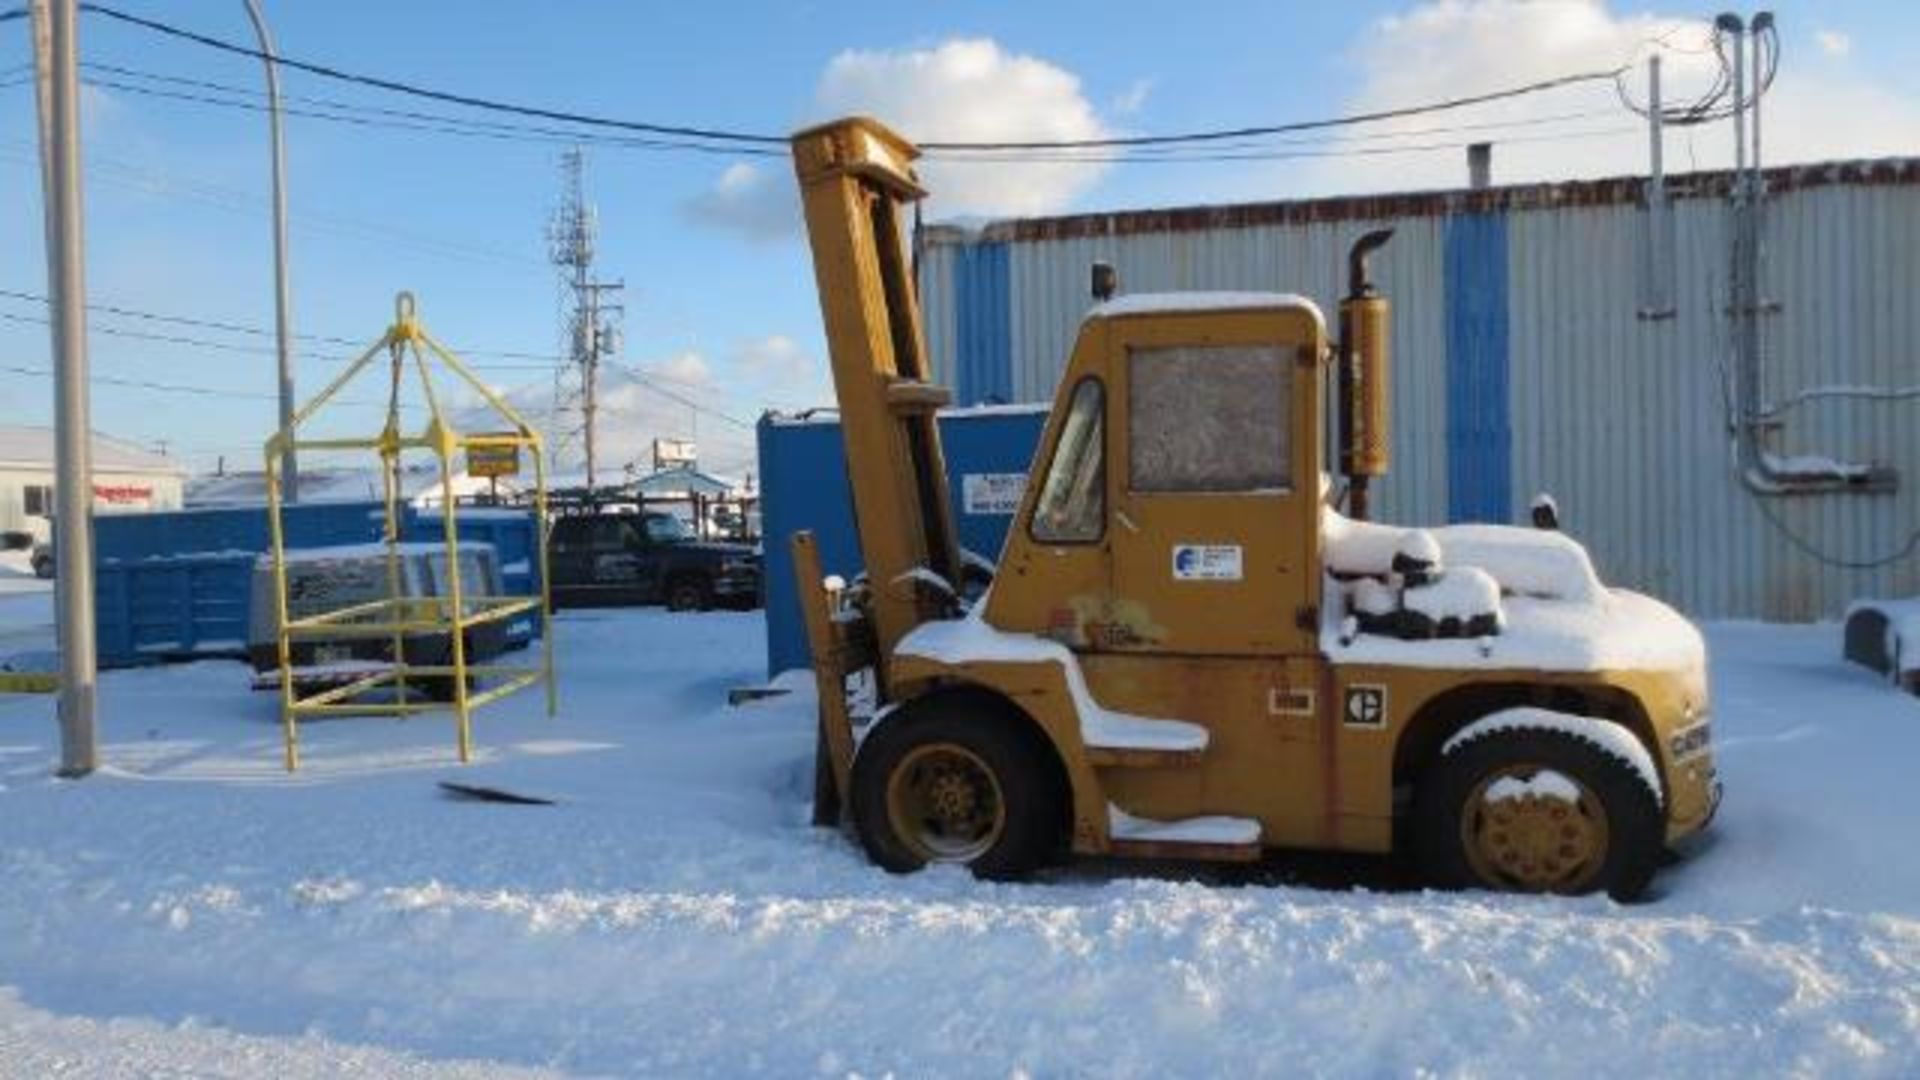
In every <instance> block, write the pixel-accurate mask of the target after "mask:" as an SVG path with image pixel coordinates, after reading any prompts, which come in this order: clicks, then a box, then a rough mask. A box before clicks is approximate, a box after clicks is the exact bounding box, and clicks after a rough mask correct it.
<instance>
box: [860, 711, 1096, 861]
mask: <svg viewBox="0 0 1920 1080" xmlns="http://www.w3.org/2000/svg"><path fill="white" fill-rule="evenodd" d="M957 705H959V703H949V702H939V701H930V702H927V703H926V704H924V705H921V706H919V707H917V708H913V707H910V708H913V711H912V712H911V713H909V714H906V715H901V716H898V717H895V718H894V719H892V720H889V721H887V722H886V723H885V724H884V725H882V726H881V728H880V729H879V730H878V731H876V732H874V733H873V734H872V735H871V736H869V737H868V739H867V741H866V742H865V743H864V744H863V745H862V746H861V747H860V752H859V754H858V755H857V756H856V757H855V758H854V762H853V777H852V781H851V784H850V786H851V787H852V789H853V823H854V827H855V829H856V831H858V833H859V834H860V843H861V845H862V846H863V847H865V848H866V850H867V855H868V856H869V857H870V858H872V859H873V861H874V862H875V863H878V864H879V865H880V866H882V867H883V868H885V869H887V870H889V871H892V872H893V873H896V874H903V873H909V872H911V871H914V870H918V869H920V868H921V867H923V866H925V865H927V864H928V863H960V864H963V865H965V866H967V867H968V868H970V869H971V870H972V871H973V872H974V874H975V875H976V876H978V877H983V878H993V879H1012V878H1019V877H1024V876H1025V875H1027V874H1028V873H1031V872H1032V871H1033V870H1035V869H1036V868H1038V867H1039V866H1040V865H1042V864H1043V863H1045V862H1046V861H1047V860H1048V858H1049V857H1050V856H1052V854H1053V852H1054V849H1055V847H1056V846H1057V841H1058V840H1059V822H1060V818H1061V815H1060V812H1059V805H1060V795H1059V793H1057V792H1054V791H1052V790H1051V789H1052V787H1053V784H1054V781H1053V778H1052V776H1051V774H1050V772H1049V770H1047V769H1046V767H1045V765H1044V763H1043V762H1042V761H1041V760H1040V759H1039V757H1038V754H1037V753H1036V748H1035V747H1034V745H1033V742H1032V740H1030V739H1027V738H1025V737H1023V736H1022V735H1021V733H1020V731H1019V730H1018V729H1017V728H1016V727H1014V726H1013V724H1012V723H1010V722H1008V721H1006V720H1005V719H1003V718H1002V717H999V716H996V715H992V714H986V715H982V714H981V713H980V712H979V710H978V709H975V708H967V707H955V706H957Z"/></svg>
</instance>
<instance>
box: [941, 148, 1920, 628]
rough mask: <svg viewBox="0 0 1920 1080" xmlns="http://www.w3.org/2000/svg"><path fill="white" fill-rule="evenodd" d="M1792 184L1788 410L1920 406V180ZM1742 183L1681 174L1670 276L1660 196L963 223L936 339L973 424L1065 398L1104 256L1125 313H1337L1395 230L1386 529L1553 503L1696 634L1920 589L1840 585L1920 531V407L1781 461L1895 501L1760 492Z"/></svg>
mask: <svg viewBox="0 0 1920 1080" xmlns="http://www.w3.org/2000/svg"><path fill="white" fill-rule="evenodd" d="M1765 176H1766V180H1767V190H1768V192H1769V196H1768V200H1767V203H1766V212H1765V213H1766V222H1767V224H1766V234H1765V236H1766V239H1765V244H1766V247H1765V250H1766V253H1767V256H1766V257H1767V263H1766V271H1765V274H1764V275H1763V295H1764V296H1765V297H1767V298H1768V299H1770V300H1771V301H1774V303H1773V304H1769V306H1768V307H1769V314H1767V315H1766V316H1765V317H1764V327H1765V330H1764V333H1765V341H1766V346H1765V353H1764V377H1763V380H1762V386H1763V393H1764V395H1765V398H1766V399H1767V400H1768V401H1770V402H1776V403H1780V402H1786V401H1788V400H1789V399H1792V398H1794V397H1795V396H1796V395H1799V394H1802V393H1803V392H1805V391H1807V390H1809V389H1815V388H1821V387H1828V388H1831V387H1838V386H1846V387H1877V388H1903V387H1912V386H1914V385H1916V384H1920V303H1917V302H1916V299H1917V298H1920V159H1899V160H1889V161H1875V162H1858V163H1833V164H1823V165H1814V166H1797V167H1792V168H1782V169H1773V170H1768V171H1767V172H1766V174H1765ZM1731 179H1732V178H1731V176H1730V174H1727V173H1714V172H1703V173H1690V174H1684V175H1680V176H1676V177H1672V178H1669V179H1668V181H1667V191H1668V194H1669V196H1670V199H1671V201H1670V204H1669V205H1670V210H1669V211H1668V213H1667V215H1665V217H1666V220H1667V221H1668V223H1669V228H1668V230H1667V231H1668V234H1669V237H1668V241H1667V242H1666V243H1664V244H1658V245H1653V247H1659V248H1664V249H1665V251H1664V253H1663V255H1662V257H1660V258H1657V259H1655V258H1652V257H1651V252H1652V250H1653V247H1650V246H1649V245H1648V242H1647V240H1646V237H1647V235H1648V233H1647V223H1648V217H1649V215H1648V211H1647V210H1646V208H1645V201H1644V200H1645V188H1646V181H1645V180H1644V178H1637V177H1633V178H1624V179H1615V180H1600V181H1586V182H1569V183H1559V184H1538V185H1527V186H1516V187H1505V188H1489V189H1481V190H1460V191H1446V192H1431V193H1421V194H1411V195H1387V196H1377V197H1360V198H1338V199H1318V200H1310V201H1296V202H1274V203H1259V204H1246V205H1235V206H1216V207H1193V208H1186V209H1175V210H1156V211H1140V212H1127V213H1110V214H1089V215H1081V216H1073V217H1061V218H1050V219H1031V220H1017V221H1007V222H1000V223H995V224H992V225H989V226H987V227H986V228H984V229H981V230H978V231H963V230H959V229H955V228H952V227H945V226H935V227H931V228H928V229H926V230H923V233H922V235H921V237H920V264H919V265H920V287H921V298H922V302H923V306H924V311H925V319H926V326H927V331H926V332H927V338H928V344H929V347H930V348H931V350H932V352H933V356H934V360H935V364H936V370H937V371H938V372H939V373H940V374H941V376H942V377H943V378H944V379H946V380H947V381H949V382H952V383H953V384H954V385H955V388H956V391H957V396H958V399H959V401H960V402H962V403H965V404H973V403H980V402H996V401H1039V400H1047V399H1049V398H1051V396H1052V394H1053V390H1054V385H1055V382H1056V381H1057V379H1058V378H1059V375H1060V372H1061V369H1062V368H1063V366H1064V365H1065V363H1066V360H1067V357H1068V355H1069V353H1070V351H1071V348H1072V343H1073V338H1074V335H1075V333H1076V330H1077V328H1078V326H1079V323H1080V319H1081V317H1082V315H1083V314H1084V313H1085V311H1086V309H1087V307H1088V305H1089V302H1090V301H1089V298H1088V268H1089V266H1090V265H1091V264H1092V263H1093V262H1094V261H1096V260H1101V261H1106V262H1110V263H1112V264H1113V265H1114V266H1115V267H1116V268H1117V269H1118V271H1119V276H1120V283H1121V288H1122V291H1123V292H1153V291H1167V290H1211V289H1282V290H1287V291H1293V292H1299V293H1304V294H1306V295H1308V296H1311V297H1313V298H1314V299H1315V300H1317V301H1318V302H1319V303H1320V304H1321V305H1322V307H1323V309H1325V310H1326V311H1327V312H1328V313H1329V316H1331V313H1332V311H1333V308H1334V304H1335V302H1336V301H1337V299H1338V297H1339V295H1340V294H1341V292H1342V291H1343V289H1344V281H1343V280H1342V278H1343V275H1344V269H1345V266H1344V256H1345V252H1346V249H1347V245H1348V244H1349V243H1350V242H1351V241H1352V240H1353V239H1354V238H1355V237H1357V236H1358V235H1359V234H1360V233H1361V232H1362V231H1364V230H1366V229H1371V228H1377V227H1379V226H1381V225H1391V226H1392V227H1393V228H1394V229H1395V230H1396V232H1395V236H1394V239H1393V242H1392V243H1391V245H1389V246H1388V248H1387V249H1386V250H1385V251H1384V252H1383V253H1382V254H1381V255H1379V256H1378V257H1376V258H1375V260H1374V266H1375V277H1376V279H1377V280H1378V282H1379V283H1380V285H1381V286H1382V287H1383V288H1384V290H1385V291H1386V293H1387V295H1388V296H1390V297H1391V298H1392V300H1393V302H1394V320H1393V321H1394V327H1393V329H1394V340H1393V349H1394V386H1393V393H1394V405H1393V410H1394V462H1393V473H1392V475H1391V476H1389V477H1388V478H1387V480H1386V482H1385V483H1384V484H1383V485H1380V486H1379V487H1377V488H1376V490H1377V491H1378V492H1379V496H1378V498H1377V505H1378V507H1379V511H1380V516H1381V517H1382V518H1385V519H1389V520H1395V521H1402V522H1440V521H1464V520H1480V521H1518V520H1520V519H1521V518H1523V517H1524V515H1525V514H1526V511H1527V508H1528V505H1529V503H1530V502H1531V500H1532V498H1533V496H1534V494H1535V493H1536V492H1540V491H1549V492H1552V493H1553V494H1554V495H1555V496H1556V498H1557V499H1558V501H1559V504H1560V507H1561V515H1562V520H1563V521H1564V522H1565V524H1566V526H1567V528H1568V529H1569V531H1571V532H1573V533H1575V534H1576V535H1578V536H1579V537H1581V538H1582V539H1583V540H1584V541H1586V542H1587V544H1588V545H1589V546H1590V548H1591V549H1592V551H1593V555H1594V559H1595V561H1596V563H1597V564H1598V566H1599V569H1600V570H1601V572H1602V573H1603V574H1604V575H1606V577H1607V578H1608V579H1609V580H1611V581H1613V582H1615V583H1618V584H1623V585H1627V586H1630V587H1634V588H1639V589H1644V590H1647V591H1650V592H1654V593H1657V594H1659V595H1661V596H1663V597H1665V598H1667V599H1669V600H1671V601H1673V602H1675V603H1677V604H1679V605H1680V606H1682V607H1683V608H1685V609H1686V610H1687V611H1689V612H1691V613H1692V614H1695V615H1697V616H1707V617H1759V618H1767V619H1807V618H1815V617H1820V616H1825V615H1832V614H1835V613H1837V612H1838V611H1839V609H1840V608H1841V607H1842V606H1843V605H1844V604H1845V603H1846V602H1847V601H1848V600H1849V599H1851V598H1853V597H1856V596H1861V595H1868V594H1894V593H1898V594H1913V593H1917V592H1920V556H1916V554H1915V553H1914V552H1913V551H1907V552H1906V553H1905V557H1903V558H1897V559H1894V560H1893V561H1891V562H1890V563H1888V564H1887V565H1884V566H1880V567H1877V568H1874V569H1857V568H1849V567H1846V566H1843V565H1839V564H1841V563H1847V562H1854V563H1857V562H1865V561H1872V560H1875V559H1884V558H1885V557H1886V556H1889V555H1892V554H1895V553H1898V552H1900V550H1901V549H1902V548H1903V547H1904V546H1905V545H1907V544H1908V542H1909V540H1910V538H1911V537H1912V536H1913V533H1914V530H1916V529H1920V423H1917V422H1916V420H1920V401H1917V400H1913V399H1911V398H1907V399H1895V400H1864V399H1862V398H1860V397H1858V396H1844V397H1842V396H1836V397H1816V398H1814V399H1812V400H1808V401H1806V402H1804V403H1803V404H1799V405H1797V406H1795V407H1792V408H1790V409H1788V410H1786V411H1784V412H1783V413H1781V415H1780V423H1779V424H1778V426H1777V427H1775V428H1773V429H1772V430H1770V431H1769V432H1768V434H1767V436H1766V440H1767V443H1766V444H1767V446H1768V448H1769V449H1770V450H1771V451H1772V452H1773V453H1775V454H1780V455H1812V456H1816V457H1823V458H1829V459H1834V460H1836V461H1840V462H1860V463H1866V462H1877V463H1883V464H1887V465H1891V466H1893V467H1895V468H1896V469H1898V470H1899V472H1900V481H1899V485H1898V490H1897V491H1895V492H1893V493H1890V494H1864V493H1845V494H1824V495H1791V496H1772V497H1761V496H1756V495H1755V494H1753V493H1751V492H1750V491H1748V490H1747V489H1746V488H1745V487H1744V486H1743V485H1742V484H1741V482H1740V479H1739V475H1738V473H1737V472H1736V470H1735V468H1734V465H1733V458H1732V443H1731V436H1730V428H1729V408H1728V405H1727V404H1726V397H1725V395H1726V382H1725V378H1724V373H1725V371H1726V369H1727V365H1728V364H1729V362H1730V351H1731V344H1730V323H1729V318H1728V315H1727V281H1728V274H1729V270H1728V267H1729V265H1730V260H1731V255H1730V248H1729V245H1730V228H1729V225H1730V222H1731V218H1732V215H1731V214H1730V212H1729V200H1728V192H1729V190H1730V187H1731ZM1655 279H1658V280H1659V281H1663V282H1665V283H1666V284H1665V286H1664V288H1659V287H1658V286H1657V283H1656V281H1655ZM1650 290H1657V291H1650ZM1659 292H1664V294H1665V295H1659V294H1658V293H1659ZM1809 548H1811V549H1814V550H1815V551H1817V552H1818V555H1819V556H1823V557H1824V558H1823V557H1816V556H1815V555H1813V554H1809V553H1808V551H1807V550H1806V549H1809Z"/></svg>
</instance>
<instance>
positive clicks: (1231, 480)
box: [1127, 345, 1293, 492]
mask: <svg viewBox="0 0 1920 1080" xmlns="http://www.w3.org/2000/svg"><path fill="white" fill-rule="evenodd" d="M1288 355H1289V354H1288V353H1287V352H1285V351H1283V350H1282V349H1281V348H1280V347H1279V346H1278V345H1179V346H1173V347H1169V348H1140V349H1129V350H1128V352H1127V380H1128V381H1127V399H1128V408H1127V487H1128V490H1131V491H1142V492H1176V491H1182V492H1226V491H1235V492H1247V491H1280V490H1285V489H1286V488H1288V487H1289V486H1290V484H1291V479H1292V471H1293V470H1292V456H1291V455H1292V450H1293V447H1292V431H1291V428H1292V423H1291V420H1292V416H1293V396H1292V391H1293V365H1291V364H1289V363H1287V357H1288Z"/></svg>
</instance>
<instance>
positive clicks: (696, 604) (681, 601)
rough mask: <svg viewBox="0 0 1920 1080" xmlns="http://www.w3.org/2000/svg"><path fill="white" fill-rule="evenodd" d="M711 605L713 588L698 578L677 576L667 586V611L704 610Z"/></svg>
mask: <svg viewBox="0 0 1920 1080" xmlns="http://www.w3.org/2000/svg"><path fill="white" fill-rule="evenodd" d="M712 606H713V590H712V589H710V588H709V587H708V586H707V583H706V582H704V581H701V580H700V579H699V578H677V579H675V580H674V581H673V582H672V583H670V584H669V585H668V586H667V610H668V611H705V610H707V609H708V608H710V607H712Z"/></svg>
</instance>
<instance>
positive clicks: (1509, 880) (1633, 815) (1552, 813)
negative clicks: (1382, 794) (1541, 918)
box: [1414, 729, 1664, 901]
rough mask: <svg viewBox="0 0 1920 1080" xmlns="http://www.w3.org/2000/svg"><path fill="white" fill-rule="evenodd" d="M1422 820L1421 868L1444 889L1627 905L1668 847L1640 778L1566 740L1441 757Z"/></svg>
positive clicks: (1491, 738) (1424, 782)
mask: <svg viewBox="0 0 1920 1080" xmlns="http://www.w3.org/2000/svg"><path fill="white" fill-rule="evenodd" d="M1414 814H1415V820H1414V835H1415V844H1416V846H1417V852H1418V855H1419V858H1420V863H1421V866H1422V868H1423V869H1424V871H1425V873H1426V876H1427V877H1428V880H1429V881H1431V882H1432V883H1433V884H1435V885H1438V886H1440V887H1442V888H1481V889H1492V890H1495V891H1500V892H1534V893H1548V892H1551V893H1563V894H1579V893H1588V892H1595V891H1598V890H1602V889H1604V890H1606V892H1607V893H1608V894H1610V895H1611V896H1612V897H1613V898H1614V899H1616V900H1620V901H1628V900H1632V899H1635V898H1637V897H1638V896H1639V895H1640V894H1641V893H1642V892H1644V891H1645V890H1646V887H1647V884H1648V882H1649V881H1650V880H1651V879H1652V877H1653V872H1654V870H1655V869H1656V868H1657V867H1658V865H1659V861H1660V855H1661V851H1662V847H1663V843H1662V837H1663V832H1664V829H1663V816H1662V814H1661V810H1660V805H1659V802H1658V801H1657V799H1656V798H1655V796H1654V794H1653V793H1652V792H1650V791H1648V790H1647V786H1646V784H1645V782H1643V781H1642V779H1641V778H1640V776H1639V775H1637V774H1636V773H1635V772H1634V770H1633V767H1632V766H1630V765H1628V764H1627V763H1626V762H1625V761H1622V760H1620V759H1619V758H1618V757H1616V756H1614V755H1613V754H1611V753H1609V752H1607V751H1605V750H1603V749H1601V748H1600V747H1599V746H1598V745H1596V744H1594V743H1593V742H1591V741H1589V740H1587V739H1583V738H1581V737H1579V736H1577V735H1573V734H1570V733H1568V732H1564V731H1554V730H1543V729H1517V730H1508V731H1498V732H1494V733H1492V734H1488V735H1484V736H1481V737H1479V738H1476V739H1473V740H1471V741H1469V742H1467V743H1464V744H1462V745H1460V746H1458V747H1456V748H1454V750H1453V751H1452V752H1451V753H1445V754H1442V755H1441V757H1440V759H1439V760H1438V761H1436V762H1434V763H1433V765H1432V766H1431V767H1429V768H1428V770H1427V772H1426V775H1425V776H1423V777H1421V779H1420V783H1419V788H1418V790H1417V792H1416V794H1415V801H1414Z"/></svg>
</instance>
